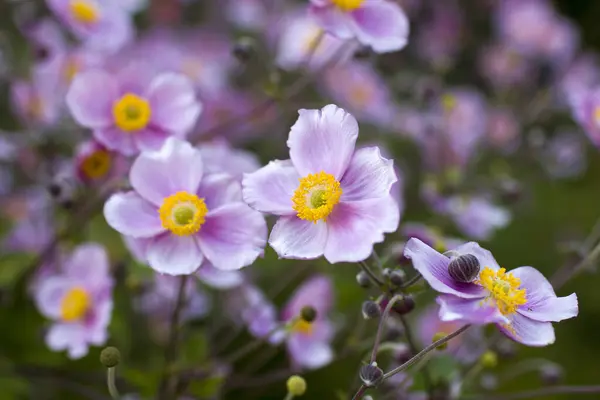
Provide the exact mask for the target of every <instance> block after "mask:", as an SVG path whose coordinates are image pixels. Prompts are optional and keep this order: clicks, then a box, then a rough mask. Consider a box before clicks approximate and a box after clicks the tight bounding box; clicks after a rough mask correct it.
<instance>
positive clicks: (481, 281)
mask: <svg viewBox="0 0 600 400" xmlns="http://www.w3.org/2000/svg"><path fill="white" fill-rule="evenodd" d="M463 254H472V255H474V256H475V257H477V259H478V261H479V265H480V272H479V274H478V276H477V277H476V279H475V280H474V281H473V282H471V283H461V282H457V281H455V280H453V279H452V278H451V276H450V274H449V272H448V266H449V264H450V260H451V259H450V258H449V257H447V256H445V255H443V254H440V253H438V252H437V251H435V250H434V249H432V248H431V247H429V246H427V245H426V244H424V243H423V242H421V241H420V240H418V239H411V240H409V241H408V243H407V245H406V247H405V250H404V255H405V256H406V257H407V258H409V259H411V260H412V262H413V266H414V267H415V269H416V270H417V271H419V272H420V273H421V275H423V278H425V280H426V281H427V282H428V283H429V285H431V287H432V288H433V289H434V290H436V291H438V292H440V293H442V295H440V296H439V297H438V299H437V302H438V304H439V305H440V306H441V308H440V313H439V316H440V319H441V320H442V321H461V322H463V323H469V324H476V325H484V324H489V323H495V324H497V325H498V327H499V328H500V330H501V331H502V332H503V333H504V334H506V335H507V336H508V337H510V338H511V339H513V340H516V341H518V342H521V343H523V344H525V345H528V346H545V345H548V344H552V343H554V340H555V336H554V328H553V327H552V322H558V321H562V320H564V319H568V318H573V317H575V316H577V314H578V306H577V295H575V294H574V293H573V294H571V295H570V296H567V297H557V296H556V294H555V293H554V289H553V288H552V285H551V284H550V283H549V282H548V280H546V278H545V277H544V276H543V275H542V274H541V273H540V272H539V271H538V270H536V269H535V268H532V267H519V268H516V269H514V270H512V271H510V272H506V269H504V268H500V266H499V265H498V263H497V262H496V260H495V259H494V257H493V256H492V254H491V253H490V252H489V251H488V250H485V249H483V248H481V247H480V246H479V245H478V244H477V243H474V242H469V243H466V244H464V245H462V246H460V247H458V248H456V249H454V250H453V252H452V256H460V255H463Z"/></svg>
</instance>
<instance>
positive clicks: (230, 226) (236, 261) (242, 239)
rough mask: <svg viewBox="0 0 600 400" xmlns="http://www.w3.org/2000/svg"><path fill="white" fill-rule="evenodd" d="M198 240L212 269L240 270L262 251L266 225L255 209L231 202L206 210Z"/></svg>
mask: <svg viewBox="0 0 600 400" xmlns="http://www.w3.org/2000/svg"><path fill="white" fill-rule="evenodd" d="M198 242H199V244H200V249H202V252H203V253H204V255H205V256H206V258H207V259H208V260H209V261H210V262H211V263H212V264H213V265H214V266H215V268H218V269H222V270H236V269H240V268H242V267H245V266H247V265H250V264H252V263H253V262H254V260H256V258H257V257H258V256H259V255H261V254H262V253H263V250H264V247H265V244H266V242H267V224H266V222H265V219H264V217H263V216H262V214H260V213H259V212H258V211H255V210H253V209H251V208H250V207H248V206H247V205H246V204H244V203H241V202H240V203H231V204H228V205H225V206H222V207H219V208H218V209H216V210H215V211H210V212H209V213H208V215H207V216H206V222H205V223H204V225H202V228H201V229H200V232H199V233H198Z"/></svg>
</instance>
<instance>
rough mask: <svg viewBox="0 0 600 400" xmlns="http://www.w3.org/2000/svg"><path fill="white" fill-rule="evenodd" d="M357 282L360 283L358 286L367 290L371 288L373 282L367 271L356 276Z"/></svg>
mask: <svg viewBox="0 0 600 400" xmlns="http://www.w3.org/2000/svg"><path fill="white" fill-rule="evenodd" d="M356 282H357V283H358V286H360V287H362V288H365V289H366V288H368V287H370V286H371V280H370V279H369V276H368V275H367V273H366V272H365V271H360V272H359V273H358V274H356Z"/></svg>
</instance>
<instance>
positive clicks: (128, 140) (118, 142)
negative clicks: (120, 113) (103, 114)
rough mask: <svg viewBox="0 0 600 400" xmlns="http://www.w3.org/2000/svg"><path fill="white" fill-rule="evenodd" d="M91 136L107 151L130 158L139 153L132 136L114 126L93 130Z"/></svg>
mask: <svg viewBox="0 0 600 400" xmlns="http://www.w3.org/2000/svg"><path fill="white" fill-rule="evenodd" d="M93 134H94V138H95V139H96V140H97V141H98V142H100V143H101V144H102V145H104V147H106V148H107V149H109V150H114V151H116V152H118V153H121V154H123V155H125V156H132V155H134V154H137V153H138V152H139V149H138V148H137V146H136V143H135V139H134V138H133V135H131V134H129V133H126V132H123V131H122V130H120V129H119V128H117V127H116V126H109V127H107V128H98V129H94V131H93Z"/></svg>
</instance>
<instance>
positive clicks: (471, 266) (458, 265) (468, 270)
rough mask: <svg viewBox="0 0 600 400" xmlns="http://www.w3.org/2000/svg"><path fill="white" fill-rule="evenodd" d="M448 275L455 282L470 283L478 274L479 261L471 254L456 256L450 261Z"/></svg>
mask: <svg viewBox="0 0 600 400" xmlns="http://www.w3.org/2000/svg"><path fill="white" fill-rule="evenodd" d="M448 273H449V274H450V276H451V277H452V279H454V280H455V281H457V282H463V283H468V282H472V281H473V280H474V279H475V278H476V277H477V274H478V273H479V260H478V259H477V257H475V256H474V255H473V254H463V255H461V256H458V257H456V258H454V259H452V261H450V264H449V265H448Z"/></svg>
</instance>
